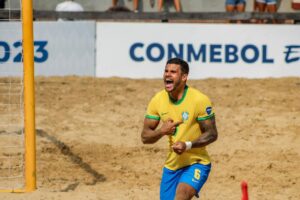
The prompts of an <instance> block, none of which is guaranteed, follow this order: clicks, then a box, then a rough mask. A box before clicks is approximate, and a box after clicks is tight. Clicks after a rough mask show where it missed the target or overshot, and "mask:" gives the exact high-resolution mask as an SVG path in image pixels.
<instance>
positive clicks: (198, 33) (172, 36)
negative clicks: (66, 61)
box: [96, 22, 300, 79]
mask: <svg viewBox="0 0 300 200" xmlns="http://www.w3.org/2000/svg"><path fill="white" fill-rule="evenodd" d="M96 48H97V54H96V76H98V77H111V76H118V77H129V78H161V77H162V74H163V71H164V66H165V63H166V61H167V60H168V59H169V58H172V57H180V58H183V59H184V60H186V61H188V63H189V65H190V75H189V77H190V78H191V79H201V78H210V77H214V78H233V77H245V78H264V77H288V76H300V26H297V25H254V24H253V25H252V24H247V25H246V24H241V25H240V24H234V25H232V24H174V23H172V24H171V23H113V22H110V23H105V22H99V23H97V44H96Z"/></svg>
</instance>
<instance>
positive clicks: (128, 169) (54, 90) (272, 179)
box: [0, 77, 300, 200]
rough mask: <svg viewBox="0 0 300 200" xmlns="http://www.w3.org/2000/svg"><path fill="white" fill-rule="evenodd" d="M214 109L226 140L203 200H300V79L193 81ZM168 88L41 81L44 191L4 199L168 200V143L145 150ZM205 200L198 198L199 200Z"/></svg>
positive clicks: (130, 82)
mask: <svg viewBox="0 0 300 200" xmlns="http://www.w3.org/2000/svg"><path fill="white" fill-rule="evenodd" d="M188 84H189V85H190V86H193V87H195V88H197V89H199V90H200V91H202V92H203V93H205V94H207V95H208V96H209V97H210V98H211V100H212V101H213V103H214V107H215V111H216V119H217V126H218V130H219V138H218V141H216V142H215V143H213V144H211V145H210V146H209V147H208V151H209V153H210V155H211V157H212V165H213V168H212V172H211V174H210V177H209V179H208V181H207V183H206V185H205V186H204V188H203V189H202V192H201V193H200V199H201V200H237V199H240V198H241V189H240V183H241V181H242V180H246V181H247V182H248V187H249V196H250V199H251V200H299V199H300V170H299V169H300V78H281V79H206V80H190V81H188ZM162 88H163V82H162V81H161V80H134V79H121V78H107V79H101V78H88V77H51V78H45V77H37V78H36V129H37V131H36V133H37V185H38V189H37V190H36V191H35V192H32V193H27V194H12V193H0V199H1V200H2V199H3V200H22V199H24V200H29V199H30V200H56V199H63V200H79V199H80V200H82V199H85V200H123V199H126V200H127V199H128V200H154V199H159V183H160V178H161V169H162V167H163V163H164V160H165V158H166V153H167V140H166V138H163V139H162V140H160V141H159V142H158V143H156V144H153V145H144V144H142V143H141V140H140V132H141V129H142V125H143V119H144V114H145V110H146V107H147V104H148V102H149V100H150V98H151V97H152V96H153V95H154V93H155V92H157V91H159V90H161V89H162ZM195 199H196V198H195Z"/></svg>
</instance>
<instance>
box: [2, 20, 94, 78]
mask: <svg viewBox="0 0 300 200" xmlns="http://www.w3.org/2000/svg"><path fill="white" fill-rule="evenodd" d="M18 26H20V23H17V22H1V23H0V76H6V75H19V74H20V73H17V72H19V71H20V69H19V68H20V66H21V62H22V57H21V52H22V46H21V40H22V39H21V37H22V35H21V32H20V31H21V28H17V27H18ZM95 26H96V23H95V22H87V21H78V22H70V21H59V22H56V21H55V22H35V23H34V30H35V31H34V48H35V49H34V54H35V74H36V75H43V76H53V75H54V76H64V75H81V76H95V38H96V37H95V29H96V28H95ZM16 30H19V31H18V32H17V31H16ZM1 72H5V73H1Z"/></svg>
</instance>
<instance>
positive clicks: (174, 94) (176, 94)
mask: <svg viewBox="0 0 300 200" xmlns="http://www.w3.org/2000/svg"><path fill="white" fill-rule="evenodd" d="M185 87H186V85H183V86H182V87H180V88H178V90H175V91H172V92H170V93H169V95H170V97H171V98H172V99H173V100H174V101H178V100H180V99H181V98H182V96H183V94H184V90H185Z"/></svg>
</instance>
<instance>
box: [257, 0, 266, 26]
mask: <svg viewBox="0 0 300 200" xmlns="http://www.w3.org/2000/svg"><path fill="white" fill-rule="evenodd" d="M256 6H257V9H258V12H265V10H266V4H265V3H260V2H256ZM257 23H258V24H262V23H264V20H262V19H259V20H257Z"/></svg>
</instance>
